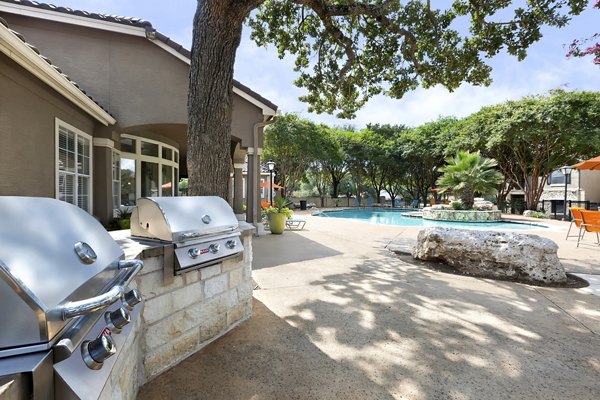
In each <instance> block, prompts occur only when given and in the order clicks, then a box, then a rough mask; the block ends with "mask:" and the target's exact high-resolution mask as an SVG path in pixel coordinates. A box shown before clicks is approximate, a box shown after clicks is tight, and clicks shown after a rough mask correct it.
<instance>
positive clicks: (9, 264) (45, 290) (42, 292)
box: [0, 196, 123, 349]
mask: <svg viewBox="0 0 600 400" xmlns="http://www.w3.org/2000/svg"><path fill="white" fill-rule="evenodd" d="M122 255H123V251H122V250H121V248H120V247H119V245H118V244H117V243H116V242H115V241H114V240H113V239H112V238H111V236H110V235H109V234H108V232H106V230H105V229H104V228H103V227H102V225H101V224H100V223H99V222H98V221H96V219H95V218H94V217H92V216H91V215H89V214H88V213H86V212H85V211H84V210H82V209H81V208H79V207H76V206H73V205H71V204H68V203H66V202H63V201H59V200H56V199H49V198H41V197H8V196H0V304H2V305H3V307H4V308H5V309H6V310H11V312H9V313H6V315H5V316H4V317H3V318H8V319H9V320H8V321H7V320H6V319H5V320H4V321H3V324H1V325H2V327H5V328H7V329H4V328H2V327H0V349H1V348H2V347H5V346H10V345H17V344H20V343H23V342H29V343H31V342H38V343H39V342H45V341H48V340H49V339H51V338H52V337H53V336H54V335H55V334H56V333H57V332H58V331H59V330H60V329H61V328H62V327H63V326H64V325H65V324H66V323H67V322H65V321H63V318H62V316H61V315H55V314H54V313H53V311H55V310H56V309H57V308H58V306H60V305H62V304H64V303H65V302H66V301H74V300H78V299H82V298H87V297H91V296H95V295H97V294H98V293H99V292H100V291H102V290H103V289H104V288H105V287H106V285H107V283H108V282H109V281H110V280H111V279H113V278H114V277H115V276H116V275H117V271H115V270H114V269H112V268H108V267H109V266H110V265H111V264H112V263H113V262H115V261H117V260H119V259H120V258H121V257H122ZM21 325H23V328H25V325H26V326H27V327H29V328H31V329H23V330H19V329H18V326H21ZM8 327H12V329H10V330H8ZM25 332H29V333H30V334H29V337H26V336H28V334H26V333H25Z"/></svg>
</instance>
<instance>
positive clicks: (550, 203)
mask: <svg viewBox="0 0 600 400" xmlns="http://www.w3.org/2000/svg"><path fill="white" fill-rule="evenodd" d="M540 204H541V207H540ZM540 204H538V209H539V210H540V211H542V212H545V213H546V214H548V215H549V216H550V217H551V218H554V219H562V217H563V210H564V200H542V202H541V203H540ZM567 207H568V208H571V207H583V208H585V209H586V210H600V203H597V202H592V201H588V200H585V201H578V200H567ZM571 219H572V216H571V212H570V211H568V212H567V220H568V221H570V220H571Z"/></svg>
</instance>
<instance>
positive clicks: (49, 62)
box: [0, 17, 114, 118]
mask: <svg viewBox="0 0 600 400" xmlns="http://www.w3.org/2000/svg"><path fill="white" fill-rule="evenodd" d="M0 25H2V26H4V27H5V28H6V29H8V31H9V32H10V33H12V34H13V35H14V36H16V37H17V38H18V39H19V40H20V41H21V42H23V43H24V44H25V45H26V46H27V47H29V48H30V49H31V50H32V51H33V52H34V53H36V54H37V55H38V56H39V57H40V58H41V59H42V60H44V61H45V62H46V63H47V64H48V65H50V66H51V67H52V68H53V69H54V70H55V71H56V72H58V73H59V74H60V75H62V77H63V78H65V79H66V80H67V81H68V82H69V83H70V84H71V85H73V86H74V87H75V88H77V90H79V91H80V92H81V93H83V94H84V95H85V96H86V97H88V98H89V99H90V100H92V101H93V102H94V103H95V104H96V105H97V106H98V107H100V108H101V109H102V110H104V111H105V112H106V113H108V114H109V115H110V116H111V117H113V118H114V115H112V114H110V112H108V110H106V109H105V108H104V107H102V105H101V104H100V103H98V102H97V101H96V100H94V98H93V97H92V96H90V95H89V94H87V93H86V92H85V90H83V89H82V88H81V87H79V84H77V82H75V81H74V80H72V79H71V78H70V77H69V75H67V74H65V73H64V72H63V71H62V70H61V69H60V68H59V67H58V66H57V65H54V64H53V63H52V60H51V59H49V58H48V57H46V56H44V55H43V54H41V53H40V51H39V50H38V49H37V47H35V46H34V45H33V44H31V43H29V42H27V40H25V37H24V36H23V35H21V34H20V33H19V32H17V31H15V30H13V29H11V28H10V26H9V25H8V22H6V21H5V20H4V19H2V18H1V17H0Z"/></svg>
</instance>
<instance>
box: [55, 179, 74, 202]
mask: <svg viewBox="0 0 600 400" xmlns="http://www.w3.org/2000/svg"><path fill="white" fill-rule="evenodd" d="M58 199H59V200H62V201H66V202H67V203H71V204H75V176H74V175H70V174H65V173H60V174H59V175H58Z"/></svg>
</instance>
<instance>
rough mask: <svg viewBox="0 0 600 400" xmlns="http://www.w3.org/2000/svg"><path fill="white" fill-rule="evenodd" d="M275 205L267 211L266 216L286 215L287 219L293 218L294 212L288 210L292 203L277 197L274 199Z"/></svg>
mask: <svg viewBox="0 0 600 400" xmlns="http://www.w3.org/2000/svg"><path fill="white" fill-rule="evenodd" d="M274 203H275V204H274V205H273V206H269V207H267V208H266V209H265V214H267V215H268V214H285V217H286V218H287V219H290V218H292V215H293V212H292V210H290V209H289V208H288V205H290V204H291V203H290V202H288V201H287V200H286V199H284V198H283V197H280V196H277V197H275V199H274Z"/></svg>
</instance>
